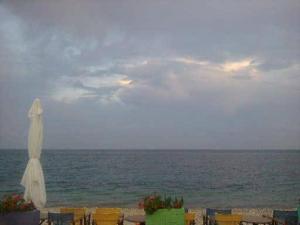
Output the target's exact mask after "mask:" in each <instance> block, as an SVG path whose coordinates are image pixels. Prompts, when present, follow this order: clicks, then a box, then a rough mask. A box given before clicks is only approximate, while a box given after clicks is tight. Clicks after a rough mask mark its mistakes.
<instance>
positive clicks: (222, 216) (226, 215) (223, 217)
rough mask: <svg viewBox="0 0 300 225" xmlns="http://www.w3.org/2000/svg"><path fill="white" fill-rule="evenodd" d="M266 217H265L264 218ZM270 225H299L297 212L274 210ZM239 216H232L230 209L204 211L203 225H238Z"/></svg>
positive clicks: (240, 217)
mask: <svg viewBox="0 0 300 225" xmlns="http://www.w3.org/2000/svg"><path fill="white" fill-rule="evenodd" d="M265 217H267V216H265ZM270 219H272V225H300V223H299V222H300V221H298V211H282V210H274V211H273V217H271V218H270ZM241 220H242V216H241V215H235V214H232V210H231V209H211V208H207V209H206V214H205V215H204V216H203V225H215V224H218V225H236V224H240V222H241Z"/></svg>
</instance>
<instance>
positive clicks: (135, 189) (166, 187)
mask: <svg viewBox="0 0 300 225" xmlns="http://www.w3.org/2000/svg"><path fill="white" fill-rule="evenodd" d="M27 161H28V153H27V150H26V149H23V150H21V149H19V150H12V149H9V150H8V149H7V150H5V149H2V150H0V197H3V196H4V195H6V194H9V193H23V191H24V188H23V187H22V186H21V185H20V181H21V178H22V175H23V172H24V169H25V167H26V164H27ZM41 163H42V167H43V171H44V176H45V183H46V190H47V207H55V206H87V207H95V206H98V207H108V206H111V207H116V206H117V207H137V206H138V202H139V201H140V200H142V199H143V198H144V197H145V196H147V195H149V194H152V193H156V194H161V195H162V196H172V197H175V196H177V197H183V198H184V202H185V206H186V207H191V208H192V207H194V208H196V207H204V208H205V207H232V208H294V207H297V206H298V205H299V199H300V151H297V150H85V149H81V150H51V149H48V150H43V152H42V155H41Z"/></svg>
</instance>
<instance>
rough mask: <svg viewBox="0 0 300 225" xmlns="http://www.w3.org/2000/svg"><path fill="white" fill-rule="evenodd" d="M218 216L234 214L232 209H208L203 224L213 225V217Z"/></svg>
mask: <svg viewBox="0 0 300 225" xmlns="http://www.w3.org/2000/svg"><path fill="white" fill-rule="evenodd" d="M216 213H218V214H224V215H228V214H231V213H232V210H231V209H212V208H207V209H206V215H204V216H203V224H204V225H213V224H214V222H213V221H212V217H214V216H215V215H216Z"/></svg>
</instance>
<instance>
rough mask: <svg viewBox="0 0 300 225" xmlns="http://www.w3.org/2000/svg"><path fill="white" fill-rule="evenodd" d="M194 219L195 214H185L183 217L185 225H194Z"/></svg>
mask: <svg viewBox="0 0 300 225" xmlns="http://www.w3.org/2000/svg"><path fill="white" fill-rule="evenodd" d="M195 217H196V214H195V213H185V215H184V221H185V225H194V224H195Z"/></svg>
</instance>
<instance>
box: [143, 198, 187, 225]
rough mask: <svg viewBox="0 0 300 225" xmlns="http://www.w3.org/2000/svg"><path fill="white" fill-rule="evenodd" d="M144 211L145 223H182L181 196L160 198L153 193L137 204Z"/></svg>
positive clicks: (154, 224)
mask: <svg viewBox="0 0 300 225" xmlns="http://www.w3.org/2000/svg"><path fill="white" fill-rule="evenodd" d="M139 206H140V208H143V209H144V211H145V213H146V224H147V225H184V213H185V212H184V208H183V198H180V199H178V198H177V197H175V198H174V199H173V198H171V197H164V198H162V197H161V196H160V195H157V194H153V195H149V196H147V197H145V198H144V199H143V201H142V202H140V204H139Z"/></svg>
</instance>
